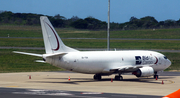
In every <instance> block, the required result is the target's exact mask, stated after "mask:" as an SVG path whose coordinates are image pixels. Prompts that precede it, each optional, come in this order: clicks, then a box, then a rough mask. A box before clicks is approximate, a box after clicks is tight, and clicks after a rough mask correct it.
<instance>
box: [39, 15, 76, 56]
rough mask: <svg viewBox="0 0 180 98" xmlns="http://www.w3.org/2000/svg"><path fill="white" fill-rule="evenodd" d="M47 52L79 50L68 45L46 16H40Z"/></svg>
mask: <svg viewBox="0 0 180 98" xmlns="http://www.w3.org/2000/svg"><path fill="white" fill-rule="evenodd" d="M40 21H41V28H42V33H43V39H44V45H45V50H46V54H49V53H50V54H51V53H59V52H77V51H78V50H75V49H73V48H70V47H67V46H66V45H65V44H64V43H63V42H62V40H61V38H60V37H59V36H58V34H57V32H56V31H55V29H54V27H53V26H52V24H51V23H50V21H49V19H48V18H47V17H46V16H41V17H40Z"/></svg>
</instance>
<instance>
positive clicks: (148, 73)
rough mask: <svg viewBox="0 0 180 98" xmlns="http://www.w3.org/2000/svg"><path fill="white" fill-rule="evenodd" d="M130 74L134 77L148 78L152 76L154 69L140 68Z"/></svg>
mask: <svg viewBox="0 0 180 98" xmlns="http://www.w3.org/2000/svg"><path fill="white" fill-rule="evenodd" d="M132 74H134V75H136V77H148V76H152V75H154V69H153V68H152V67H142V68H139V69H138V70H137V71H134V72H133V73H132Z"/></svg>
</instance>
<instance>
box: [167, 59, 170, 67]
mask: <svg viewBox="0 0 180 98" xmlns="http://www.w3.org/2000/svg"><path fill="white" fill-rule="evenodd" d="M166 65H167V66H168V67H169V66H170V65H171V61H170V60H169V59H167V63H166Z"/></svg>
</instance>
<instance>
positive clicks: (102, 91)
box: [0, 72, 180, 98]
mask: <svg viewBox="0 0 180 98" xmlns="http://www.w3.org/2000/svg"><path fill="white" fill-rule="evenodd" d="M159 75H160V76H159V77H160V78H159V79H158V80H155V79H153V78H152V77H150V78H136V77H135V76H133V75H129V74H125V75H123V77H124V80H123V81H115V80H113V81H111V79H113V78H114V75H111V76H103V79H102V80H101V81H94V80H93V79H92V77H93V75H91V74H80V73H72V72H22V73H1V74H0V96H3V97H1V98H12V96H13V97H14V98H19V97H27V98H28V97H29V98H30V97H32V96H33V97H35V98H39V97H43V98H49V97H51V98H52V97H55V98H56V97H66V98H70V97H78V98H79V97H88V98H89V97H90V98H92V97H97V98H112V97H113V98H145V97H146V98H152V97H153V98H161V97H162V96H165V95H168V94H170V93H172V92H174V91H176V90H178V89H179V85H180V73H179V72H176V73H174V72H164V73H159ZM30 76H31V77H30ZM69 77H70V81H69V80H68V78H69ZM30 78H31V79H30ZM162 81H163V83H164V84H162Z"/></svg>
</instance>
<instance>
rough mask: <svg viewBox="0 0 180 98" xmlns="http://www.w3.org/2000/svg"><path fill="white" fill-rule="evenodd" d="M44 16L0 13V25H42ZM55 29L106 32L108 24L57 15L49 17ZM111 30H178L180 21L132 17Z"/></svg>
mask: <svg viewBox="0 0 180 98" xmlns="http://www.w3.org/2000/svg"><path fill="white" fill-rule="evenodd" d="M40 16H44V15H42V14H32V13H12V12H11V11H0V25H9V24H14V25H40V20H39V17H40ZM47 17H48V18H49V20H50V21H51V23H52V24H53V26H54V27H59V28H76V29H89V30H103V29H104V30H106V29H107V22H105V21H101V20H98V19H96V18H94V17H91V16H89V17H87V18H84V19H82V18H79V17H78V16H73V17H71V18H70V19H67V18H65V17H64V16H61V15H60V14H57V15H55V16H47ZM110 26H111V27H110V28H111V30H116V29H117V30H134V29H156V28H178V27H180V19H179V20H177V21H176V20H172V19H168V20H165V21H159V22H158V21H157V20H156V19H155V18H154V17H152V16H146V17H143V18H140V19H138V18H136V17H134V16H132V17H131V18H130V19H129V21H128V22H125V23H114V22H111V23H110Z"/></svg>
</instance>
